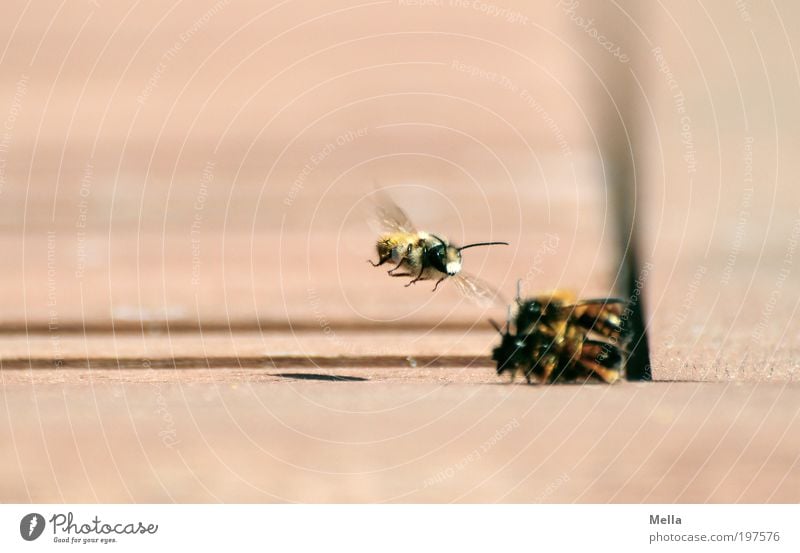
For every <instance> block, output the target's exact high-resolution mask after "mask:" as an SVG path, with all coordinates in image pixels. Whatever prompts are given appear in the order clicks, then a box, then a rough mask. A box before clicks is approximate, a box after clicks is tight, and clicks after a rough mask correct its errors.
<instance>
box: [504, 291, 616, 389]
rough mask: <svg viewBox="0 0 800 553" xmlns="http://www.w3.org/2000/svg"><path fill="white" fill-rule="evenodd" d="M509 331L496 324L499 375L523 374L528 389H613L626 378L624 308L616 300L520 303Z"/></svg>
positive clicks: (562, 296)
mask: <svg viewBox="0 0 800 553" xmlns="http://www.w3.org/2000/svg"><path fill="white" fill-rule="evenodd" d="M516 301H517V314H516V319H515V320H514V321H513V327H514V330H513V332H512V320H511V319H512V317H511V308H510V307H509V317H508V321H507V322H506V328H505V330H503V329H501V328H500V326H499V325H497V323H494V322H493V321H492V325H493V326H494V327H495V328H496V329H497V331H498V332H499V333H500V336H501V341H500V345H499V346H497V347H496V348H495V349H494V351H493V354H492V359H493V360H494V361H496V362H497V374H499V375H500V374H502V373H504V372H509V373H510V374H511V380H512V381H513V380H514V377H515V376H516V374H517V372H522V374H523V375H524V376H525V380H526V381H527V382H528V384H530V383H531V381H532V380H533V381H535V382H537V383H553V382H559V381H570V380H578V379H582V380H586V379H588V378H597V379H599V380H602V381H603V382H606V383H609V384H611V383H613V382H616V381H617V380H619V379H620V378H621V377H623V376H624V374H625V362H626V360H627V356H628V352H627V339H626V336H625V329H624V328H623V320H622V313H623V310H624V306H625V302H624V301H623V300H619V299H614V298H602V299H591V300H580V301H577V300H576V298H575V296H574V295H573V294H571V293H569V292H564V291H559V292H554V293H552V294H547V295H542V296H536V297H533V298H527V299H524V300H523V299H521V298H520V292H519V285H518V290H517V300H516Z"/></svg>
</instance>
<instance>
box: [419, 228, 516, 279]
mask: <svg viewBox="0 0 800 553" xmlns="http://www.w3.org/2000/svg"><path fill="white" fill-rule="evenodd" d="M431 236H433V237H434V238H435V239H436V240H438V242H439V243H438V244H436V245H435V246H433V247H432V248H431V249H430V250H429V256H430V258H429V260H430V263H431V265H433V267H434V268H435V269H436V270H438V271H441V272H442V273H446V274H447V275H448V276H453V275H457V274H458V273H459V272H461V251H462V250H466V249H467V248H474V247H475V246H497V245H503V246H508V242H477V243H475V244H467V245H466V246H461V247H460V248H458V247H456V246H453V245H451V244H448V243H447V242H445V241H444V240H442V239H441V238H439V237H438V236H435V235H431Z"/></svg>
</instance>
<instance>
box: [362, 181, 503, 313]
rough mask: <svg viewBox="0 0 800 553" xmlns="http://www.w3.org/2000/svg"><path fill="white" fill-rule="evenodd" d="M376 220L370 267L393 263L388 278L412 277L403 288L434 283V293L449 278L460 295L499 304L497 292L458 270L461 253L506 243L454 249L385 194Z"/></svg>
mask: <svg viewBox="0 0 800 553" xmlns="http://www.w3.org/2000/svg"><path fill="white" fill-rule="evenodd" d="M377 218H378V223H379V226H380V228H381V235H380V236H379V238H378V241H377V243H376V244H375V246H376V249H377V251H378V261H377V262H374V261H372V260H369V262H370V263H371V264H372V266H373V267H379V266H380V265H383V264H384V263H390V262H391V263H392V264H394V266H393V267H392V268H391V269H389V271H388V273H389V274H390V275H391V276H393V277H404V276H407V277H412V278H411V280H409V281H408V283H406V287H408V286H411V285H412V284H415V283H416V282H419V281H420V280H436V284H435V285H434V287H433V291H434V292H435V291H436V289H437V288H438V287H439V284H441V283H442V282H443V281H444V280H445V279H449V280H452V281H453V282H454V283H455V284H456V287H457V288H458V290H459V292H461V294H462V295H463V296H465V297H466V298H468V299H470V300H472V301H474V302H476V303H478V304H479V305H484V306H486V305H493V304H495V303H497V302H498V293H497V291H496V290H495V289H494V288H492V287H491V286H490V285H488V284H486V283H484V282H482V281H481V280H479V279H478V278H476V277H474V276H472V275H469V274H467V273H465V272H463V271H462V270H461V267H462V258H461V252H462V251H464V250H466V249H468V248H475V247H478V246H496V245H504V246H507V245H508V242H476V243H474V244H467V245H466V246H460V247H459V246H456V245H454V244H451V243H450V242H448V241H447V240H446V239H444V238H441V237H439V236H437V235H435V234H433V233H429V232H425V231H422V230H418V229H417V228H416V227H415V226H414V223H412V222H411V219H410V218H409V217H408V215H406V213H405V212H404V211H403V210H402V209H401V208H400V207H399V206H397V205H396V204H395V203H394V202H393V201H392V200H391V199H390V198H389V197H388V196H386V195H381V196H380V203H379V205H378V209H377ZM398 271H400V272H398Z"/></svg>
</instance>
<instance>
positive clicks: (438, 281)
mask: <svg viewBox="0 0 800 553" xmlns="http://www.w3.org/2000/svg"><path fill="white" fill-rule="evenodd" d="M446 278H447V277H442V278H440V279H439V280H437V281H436V286H434V287H433V291H434V292H435V291H436V289H437V288H438V287H439V283H441V282H442V281H443V280H444V279H446Z"/></svg>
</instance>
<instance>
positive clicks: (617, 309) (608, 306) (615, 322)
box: [563, 298, 626, 340]
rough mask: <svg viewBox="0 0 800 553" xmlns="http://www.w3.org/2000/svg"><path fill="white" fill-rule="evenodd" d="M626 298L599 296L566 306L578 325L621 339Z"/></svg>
mask: <svg viewBox="0 0 800 553" xmlns="http://www.w3.org/2000/svg"><path fill="white" fill-rule="evenodd" d="M625 304H626V302H625V300H621V299H617V298H598V299H591V300H583V301H579V302H576V303H574V304H572V305H567V306H564V307H563V309H564V310H567V311H568V316H569V318H570V320H572V321H573V322H574V323H575V324H577V325H578V326H581V327H583V328H585V329H586V330H588V331H591V332H595V333H597V334H600V335H602V336H605V337H606V338H612V339H617V340H618V339H620V338H621V337H622V334H623V333H624V330H625V329H624V328H623V326H624V321H623V319H622V314H623V312H624V310H625Z"/></svg>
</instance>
